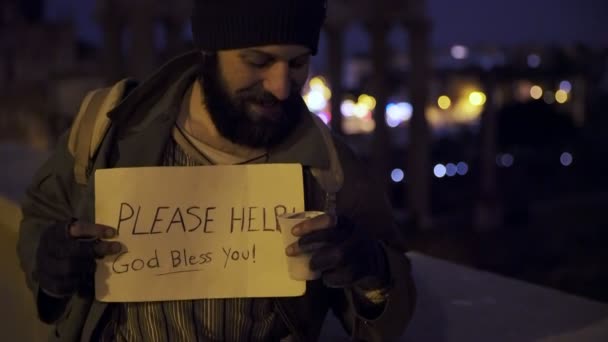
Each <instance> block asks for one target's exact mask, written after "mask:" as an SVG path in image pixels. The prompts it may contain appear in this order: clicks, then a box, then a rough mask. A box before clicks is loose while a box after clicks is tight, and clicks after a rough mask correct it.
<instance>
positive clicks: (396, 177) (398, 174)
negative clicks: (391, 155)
mask: <svg viewBox="0 0 608 342" xmlns="http://www.w3.org/2000/svg"><path fill="white" fill-rule="evenodd" d="M404 178H405V173H404V172H403V170H401V169H394V170H393V172H391V179H392V180H393V182H395V183H400V182H402V181H403V179H404Z"/></svg>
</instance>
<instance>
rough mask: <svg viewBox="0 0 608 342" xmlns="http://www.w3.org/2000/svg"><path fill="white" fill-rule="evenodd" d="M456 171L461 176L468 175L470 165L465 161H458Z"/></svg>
mask: <svg viewBox="0 0 608 342" xmlns="http://www.w3.org/2000/svg"><path fill="white" fill-rule="evenodd" d="M456 172H458V174H459V175H461V176H464V175H466V174H467V173H468V172H469V165H468V164H467V163H465V162H460V163H458V165H456Z"/></svg>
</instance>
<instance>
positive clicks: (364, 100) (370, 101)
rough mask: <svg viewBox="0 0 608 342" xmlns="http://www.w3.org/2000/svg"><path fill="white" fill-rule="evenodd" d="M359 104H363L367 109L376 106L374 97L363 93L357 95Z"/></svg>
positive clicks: (372, 108)
mask: <svg viewBox="0 0 608 342" xmlns="http://www.w3.org/2000/svg"><path fill="white" fill-rule="evenodd" d="M359 104H360V105H363V106H365V107H366V108H367V109H368V110H374V109H375V108H376V99H375V98H374V97H373V96H369V95H367V94H363V95H361V96H359Z"/></svg>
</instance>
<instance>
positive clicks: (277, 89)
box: [264, 62, 291, 101]
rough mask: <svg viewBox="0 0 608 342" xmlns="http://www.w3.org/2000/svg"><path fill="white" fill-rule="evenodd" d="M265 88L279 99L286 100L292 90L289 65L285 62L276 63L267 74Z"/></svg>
mask: <svg viewBox="0 0 608 342" xmlns="http://www.w3.org/2000/svg"><path fill="white" fill-rule="evenodd" d="M264 88H265V89H266V91H268V92H270V93H271V94H272V95H274V97H276V98H277V99H278V100H279V101H284V100H286V99H287V97H289V94H290V92H291V82H290V72H289V65H288V64H287V63H284V62H280V63H275V65H273V66H272V68H270V69H269V70H268V73H267V74H266V79H265V80H264Z"/></svg>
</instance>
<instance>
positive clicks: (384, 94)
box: [367, 6, 391, 189]
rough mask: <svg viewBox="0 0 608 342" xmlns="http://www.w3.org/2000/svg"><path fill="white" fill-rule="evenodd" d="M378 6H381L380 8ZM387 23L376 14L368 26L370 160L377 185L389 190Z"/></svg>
mask: <svg viewBox="0 0 608 342" xmlns="http://www.w3.org/2000/svg"><path fill="white" fill-rule="evenodd" d="M379 7H380V6H379ZM389 25H390V23H389V22H387V21H386V20H383V18H382V17H381V16H380V15H379V13H378V15H376V16H375V17H374V18H372V19H371V20H370V21H368V23H367V27H368V29H369V30H370V33H371V38H372V51H371V55H372V65H373V69H374V76H373V77H372V89H373V93H372V94H373V95H374V97H375V98H376V109H375V110H374V120H375V122H376V129H375V130H374V139H373V143H372V151H373V152H372V153H373V155H372V161H373V165H374V169H375V173H376V175H375V176H376V179H377V180H378V182H379V184H382V185H384V186H385V189H388V185H389V179H390V178H389V160H390V158H391V155H390V139H389V131H388V126H387V124H386V104H387V102H388V96H389V95H388V89H387V71H388V70H387V69H386V65H387V60H388V59H389V58H390V55H389V50H388V47H387V43H386V35H387V33H388V31H389V27H390V26H389Z"/></svg>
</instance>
